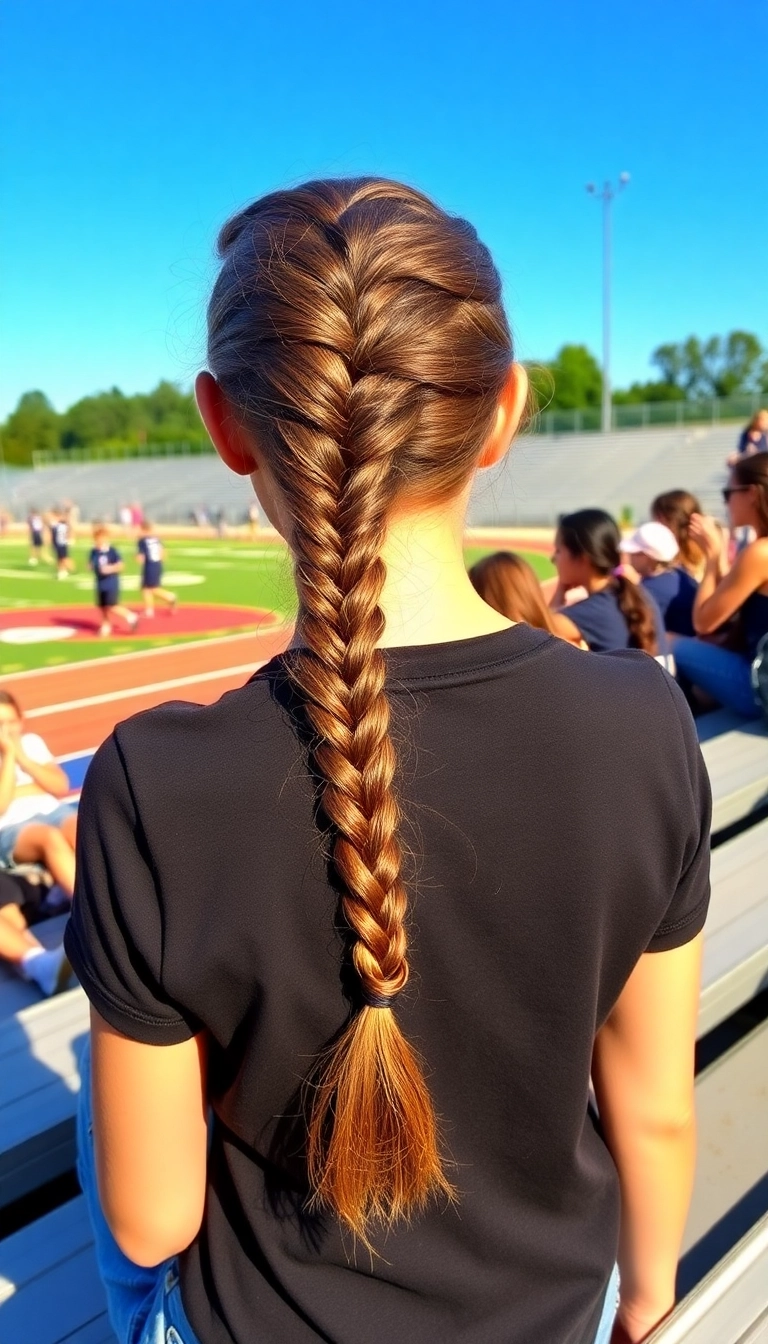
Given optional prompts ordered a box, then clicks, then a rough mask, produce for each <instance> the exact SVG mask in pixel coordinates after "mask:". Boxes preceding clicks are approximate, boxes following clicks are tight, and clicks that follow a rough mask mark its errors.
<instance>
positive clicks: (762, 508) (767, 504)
mask: <svg viewBox="0 0 768 1344" xmlns="http://www.w3.org/2000/svg"><path fill="white" fill-rule="evenodd" d="M731 475H732V477H733V479H734V480H735V481H736V483H737V485H755V486H757V492H756V496H755V508H756V509H757V515H758V518H759V520H760V535H761V536H763V537H765V536H768V453H750V454H749V455H748V456H747V455H745V456H744V457H739V458H737V460H736V461H735V462H734V464H733V466H732V467H731Z"/></svg>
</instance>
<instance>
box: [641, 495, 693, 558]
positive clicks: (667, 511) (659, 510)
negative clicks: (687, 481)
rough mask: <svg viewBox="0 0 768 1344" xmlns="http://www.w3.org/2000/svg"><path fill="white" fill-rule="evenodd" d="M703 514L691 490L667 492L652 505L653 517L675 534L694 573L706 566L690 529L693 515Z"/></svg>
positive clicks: (678, 544) (679, 546) (679, 547)
mask: <svg viewBox="0 0 768 1344" xmlns="http://www.w3.org/2000/svg"><path fill="white" fill-rule="evenodd" d="M702 512H703V510H702V507H701V504H700V503H699V501H698V499H697V498H696V496H695V495H692V494H691V492H690V490H666V491H665V492H664V494H662V495H657V496H656V498H655V499H654V501H653V503H652V505H651V517H652V518H654V519H655V520H656V522H657V523H664V526H665V527H668V528H669V530H670V532H672V533H674V535H675V537H676V538H677V546H678V550H679V552H680V555H681V556H682V557H683V560H684V562H685V566H686V568H687V569H690V570H692V571H693V572H694V573H696V572H697V571H698V570H700V569H701V567H702V565H703V564H704V552H703V551H702V550H701V547H700V546H697V545H696V542H695V541H693V539H692V537H691V535H690V530H689V529H690V525H691V518H692V516H693V514H694V513H702Z"/></svg>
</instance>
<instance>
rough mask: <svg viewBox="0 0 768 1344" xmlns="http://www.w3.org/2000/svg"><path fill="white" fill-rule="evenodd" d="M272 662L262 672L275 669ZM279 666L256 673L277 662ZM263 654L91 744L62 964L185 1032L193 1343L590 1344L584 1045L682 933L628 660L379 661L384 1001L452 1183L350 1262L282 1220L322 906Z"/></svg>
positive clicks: (674, 706)
mask: <svg viewBox="0 0 768 1344" xmlns="http://www.w3.org/2000/svg"><path fill="white" fill-rule="evenodd" d="M287 656H288V657H290V655H287ZM284 657H285V656H284ZM284 657H280V658H276V659H273V660H272V662H271V663H269V664H267V666H266V667H264V668H263V669H262V670H261V671H260V672H259V673H257V675H256V676H255V677H253V678H252V680H251V681H250V682H249V683H248V684H247V685H246V686H244V687H243V688H241V689H240V690H237V691H233V692H230V693H229V694H227V695H225V696H224V697H223V698H222V699H221V700H220V701H218V703H217V704H214V705H210V706H205V707H199V706H192V705H189V704H171V705H164V706H161V707H160V708H158V709H153V710H150V711H148V712H147V713H144V714H139V715H137V716H136V717H135V718H132V719H129V720H127V721H126V722H125V723H122V724H120V725H118V727H117V728H116V729H115V732H114V734H113V735H112V737H111V738H110V739H108V741H107V742H106V743H105V744H104V745H103V746H102V748H101V749H100V751H99V752H98V753H97V755H96V757H95V759H94V761H93V764H92V765H91V768H90V770H89V772H88V777H87V780H86V783H85V788H84V790H83V797H82V803H81V807H80V830H79V849H78V879H77V891H76V894H75V900H74V909H73V915H72V919H71V922H70V924H69V928H68V931H67V936H66V947H67V951H68V953H69V955H70V957H71V959H72V962H73V964H74V966H75V969H76V971H77V973H78V975H79V977H80V979H81V981H82V983H83V985H84V987H85V990H86V992H87V993H88V995H89V996H90V998H91V999H92V1001H93V1003H94V1004H95V1006H96V1008H97V1009H98V1011H99V1012H100V1013H101V1014H102V1015H103V1017H105V1018H106V1019H107V1021H108V1022H110V1023H111V1024H112V1025H113V1026H114V1027H115V1028H117V1029H118V1030H119V1031H121V1032H123V1033H125V1034H126V1035H128V1036H130V1037H132V1038H134V1039H136V1040H139V1041H145V1042H149V1043H151V1044H157V1045H162V1044H163V1043H168V1044H172V1043H174V1042H179V1041H182V1040H184V1039H187V1038H188V1037H189V1036H190V1035H192V1034H193V1033H196V1032H198V1031H200V1030H201V1029H203V1028H205V1029H206V1030H207V1032H208V1035H209V1042H210V1046H209V1059H210V1068H209V1096H210V1100H211V1103H212V1107H213V1111H214V1117H215V1118H214V1124H213V1135H212V1143H211V1152H210V1159H209V1167H208V1197H207V1201H206V1211H205V1219H204V1223H203V1227H202V1230H201V1232H200V1234H199V1236H198V1238H197V1239H196V1241H195V1242H194V1243H193V1245H192V1246H191V1247H190V1248H189V1250H188V1251H187V1252H186V1253H185V1254H184V1255H183V1256H182V1257H181V1272H182V1291H183V1298H184V1304H185V1307H186V1310H187V1313H188V1315H189V1318H190V1321H191V1323H192V1326H193V1329H194V1330H195V1332H196V1334H197V1336H198V1338H199V1339H200V1341H201V1344H232V1341H236V1344H262V1341H263V1344H267V1341H268V1342H269V1344H310V1341H316V1340H318V1339H319V1340H325V1341H332V1342H333V1344H361V1342H362V1341H365V1344H392V1340H393V1339H394V1340H397V1341H398V1344H458V1341H461V1344H497V1342H500V1341H504V1344H533V1341H536V1342H537V1344H538V1342H539V1341H541V1344H544V1341H546V1344H592V1340H593V1338H594V1333H595V1330H596V1328H597V1322H598V1319H599V1315H600V1309H601V1305H602V1299H603V1296H604V1293H605V1288H606V1284H607V1281H608V1278H609V1275H610V1273H611V1269H612V1266H613V1263H614V1259H615V1256H616V1249H617V1235H618V1218H619V1188H618V1180H617V1175H616V1170H615V1168H614V1165H613V1162H612V1160H611V1157H610V1154H609V1152H608V1150H607V1148H606V1146H605V1144H604V1142H603V1140H602V1138H601V1136H600V1132H599V1128H598V1125H597V1122H596V1121H595V1119H594V1117H593V1115H592V1113H591V1112H590V1110H589V1107H588V1094H589V1077H590V1061H591V1055H592V1047H593V1041H594V1036H595V1032H596V1030H597V1029H598V1028H599V1026H600V1025H601V1024H602V1023H603V1022H604V1021H605V1019H606V1016H607V1015H608V1013H609V1011H610V1009H611V1007H612V1005H613V1004H614V1003H615V1001H616V999H617V997H618V995H619V993H620V991H621V989H622V987H623V985H624V983H625V981H626V979H627V977H628V976H629V974H630V972H631V970H632V968H633V966H634V965H635V963H636V961H637V959H638V957H639V956H640V955H641V953H643V952H644V951H646V950H648V949H650V950H658V951H663V950H665V949H668V948H672V947H676V946H678V945H680V944H682V943H685V942H686V941H687V940H689V939H691V938H693V937H694V935H695V934H697V933H698V932H699V930H700V929H701V928H702V926H703V923H704V919H705V915H706V909H707V901H708V890H709V888H708V832H709V788H708V782H707V776H706V772H705V769H704V766H703V762H702V759H701V755H700V753H699V748H698V744H697V741H696V734H695V731H694V728H693V723H692V720H691V717H690V714H689V712H688V709H687V706H686V704H685V702H684V700H683V697H682V695H681V693H680V691H679V690H678V689H677V687H676V686H675V684H674V683H673V681H672V679H671V678H670V677H669V676H668V675H667V674H666V673H665V672H664V671H663V670H662V669H661V668H660V667H659V666H658V664H657V663H656V662H655V661H654V660H653V659H652V658H649V657H648V656H647V655H646V654H643V653H632V652H630V653H619V654H611V655H607V656H600V655H588V654H585V653H583V652H580V651H579V650H577V649H573V648H571V647H570V646H569V645H568V644H566V643H565V642H564V641H562V640H559V639H554V638H552V637H551V636H550V635H548V634H546V633H544V632H543V631H540V630H533V629H530V628H529V627H527V626H525V625H518V626H516V627H514V628H512V629H510V630H506V631H503V632H501V633H497V634H491V635H486V636H482V637H480V638H476V639H467V640H460V641H456V642H453V643H446V644H437V645H430V646H425V647H411V648H406V649H392V650H388V651H387V652H386V659H387V664H388V689H389V692H390V696H391V702H392V707H393V733H394V736H395V740H396V742H397V745H398V755H399V773H398V787H399V796H400V798H401V801H402V806H403V810H404V823H403V839H404V848H405V850H406V852H409V853H410V854H411V856H412V857H411V859H410V860H409V862H408V863H407V866H406V877H407V880H408V884H409V889H410V892H411V896H412V901H411V909H410V916H409V921H408V927H409V936H410V951H409V960H410V965H411V978H410V980H409V983H408V986H407V988H406V990H405V991H404V993H403V994H402V996H401V998H400V999H399V1000H398V1004H397V1009H396V1011H397V1014H398V1018H399V1020H400V1022H401V1024H402V1027H403V1029H404V1031H405V1033H406V1034H407V1037H408V1039H409V1040H411V1041H412V1042H414V1043H415V1044H416V1045H417V1047H418V1048H419V1049H420V1051H421V1052H422V1053H423V1055H424V1058H425V1059H426V1061H427V1070H428V1079H429V1086H430V1089H431V1092H432V1096H433V1099H434V1102H435V1108H436V1111H437V1114H438V1115H439V1116H440V1117H441V1119H442V1124H443V1129H444V1134H445V1140H446V1145H447V1148H448V1151H449V1153H450V1156H451V1158H452V1159H453V1161H454V1162H455V1164H456V1165H455V1167H453V1168H452V1178H453V1179H454V1180H455V1182H456V1184H457V1186H458V1187H459V1190H460V1195H461V1198H460V1202H459V1203H458V1205H457V1206H456V1207H455V1208H453V1207H449V1208H445V1207H438V1206H435V1207H432V1208H430V1209H429V1210H428V1212H427V1213H426V1214H425V1215H424V1216H423V1217H420V1218H416V1219H415V1220H414V1221H413V1223H412V1225H411V1226H402V1227H399V1228H398V1230H397V1231H396V1232H395V1233H393V1234H391V1235H390V1236H389V1237H388V1238H387V1239H386V1241H382V1242H381V1243H380V1244H379V1250H380V1251H381V1255H380V1257H379V1258H375V1259H374V1260H373V1262H371V1260H370V1258H369V1257H368V1256H367V1255H366V1254H365V1253H364V1252H363V1251H361V1250H360V1248H359V1247H358V1248H357V1251H356V1250H355V1247H354V1245H353V1244H352V1242H351V1240H350V1239H349V1238H348V1237H346V1236H343V1235H342V1234H341V1232H340V1230H339V1228H338V1226H337V1225H336V1224H335V1222H334V1221H333V1220H332V1219H330V1218H324V1219H320V1218H311V1217H309V1216H307V1215H306V1214H304V1213H303V1212H302V1211H301V1210H302V1203H303V1200H304V1199H305V1196H306V1193H307V1191H306V1179H305V1172H304V1166H303V1162H302V1160H301V1156H300V1153H301V1141H302V1140H301V1135H302V1129H301V1123H300V1122H299V1121H298V1119H297V1116H298V1112H299V1106H298V1103H297V1093H298V1090H299V1088H300V1084H301V1081H302V1079H303V1078H304V1077H305V1076H306V1074H307V1072H308V1069H309V1066H310V1064H311V1061H312V1060H313V1059H315V1058H316V1057H317V1055H318V1052H319V1051H320V1050H321V1049H322V1048H323V1046H324V1045H325V1044H326V1043H327V1042H328V1041H329V1040H330V1038H331V1037H332V1036H333V1035H334V1033H336V1032H337V1031H338V1029H339V1028H340V1027H341V1026H342V1024H343V1023H344V1021H345V1017H346V1009H345V1001H344V999H343V996H342V990H341V982H340V967H341V950H340V949H341V942H340V935H339V933H338V932H337V931H336V930H335V927H334V926H335V921H336V914H335V911H336V895H335V893H334V889H333V886H332V885H331V884H330V883H329V878H328V872H327V864H326V859H325V848H324V840H323V836H322V834H321V833H320V832H319V831H318V825H319V823H318V819H317V815H316V807H315V803H316V780H315V779H314V778H313V776H312V774H311V772H310V770H309V768H308V765H307V756H306V746H305V740H304V739H303V737H302V734H301V732H297V729H296V723H297V721H299V720H300V710H299V709H298V708H297V703H296V699H295V695H294V693H293V692H292V691H291V689H290V685H289V683H288V680H287V677H286V673H285V666H284Z"/></svg>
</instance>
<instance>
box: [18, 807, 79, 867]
mask: <svg viewBox="0 0 768 1344" xmlns="http://www.w3.org/2000/svg"><path fill="white" fill-rule="evenodd" d="M73 816H77V803H60V804H59V806H58V807H55V808H54V809H53V811H52V812H43V813H39V814H36V815H35V816H33V817H27V820H26V821H18V822H16V824H15V826H3V828H2V830H0V867H3V868H10V867H11V866H12V864H13V851H14V849H15V848H16V843H17V841H18V838H19V836H20V835H21V832H22V831H25V830H26V829H27V827H28V826H61V824H62V823H63V822H65V821H66V819H67V817H73Z"/></svg>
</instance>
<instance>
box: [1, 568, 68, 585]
mask: <svg viewBox="0 0 768 1344" xmlns="http://www.w3.org/2000/svg"><path fill="white" fill-rule="evenodd" d="M0 579H34V580H36V581H37V582H40V580H42V579H46V580H47V581H48V583H55V582H56V581H57V580H56V575H55V572H54V570H53V569H44V570H42V571H40V570H37V569H35V570H29V569H0Z"/></svg>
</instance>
